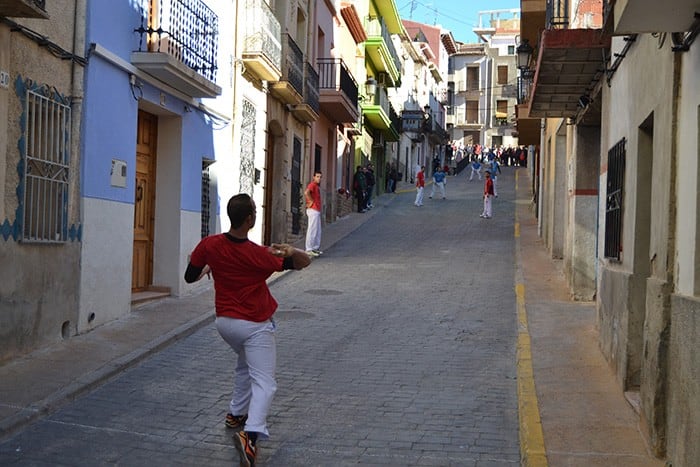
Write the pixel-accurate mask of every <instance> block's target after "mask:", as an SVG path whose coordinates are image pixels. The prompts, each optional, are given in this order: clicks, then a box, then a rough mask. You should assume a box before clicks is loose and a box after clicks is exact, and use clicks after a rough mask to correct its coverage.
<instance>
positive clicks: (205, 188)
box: [202, 159, 213, 238]
mask: <svg viewBox="0 0 700 467" xmlns="http://www.w3.org/2000/svg"><path fill="white" fill-rule="evenodd" d="M212 162H213V161H211V160H206V159H205V160H203V161H202V238H204V237H206V236H208V235H209V234H210V231H209V222H210V220H211V183H210V181H211V177H210V174H209V166H210V165H211V164H212Z"/></svg>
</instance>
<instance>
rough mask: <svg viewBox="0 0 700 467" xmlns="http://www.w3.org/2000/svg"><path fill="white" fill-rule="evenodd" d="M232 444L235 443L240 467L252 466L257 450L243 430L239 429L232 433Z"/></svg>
mask: <svg viewBox="0 0 700 467" xmlns="http://www.w3.org/2000/svg"><path fill="white" fill-rule="evenodd" d="M233 444H235V445H236V450H237V451H238V457H239V458H240V466H241V467H254V466H255V455H256V454H257V450H256V448H255V445H254V444H253V441H252V440H251V439H250V436H249V435H248V433H246V432H245V431H239V432H238V433H236V434H235V435H233Z"/></svg>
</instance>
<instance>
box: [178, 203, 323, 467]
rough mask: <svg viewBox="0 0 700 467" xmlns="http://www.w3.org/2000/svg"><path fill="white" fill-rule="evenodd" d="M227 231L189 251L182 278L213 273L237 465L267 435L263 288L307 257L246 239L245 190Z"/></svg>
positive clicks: (270, 391)
mask: <svg viewBox="0 0 700 467" xmlns="http://www.w3.org/2000/svg"><path fill="white" fill-rule="evenodd" d="M227 213H228V217H229V219H230V221H231V229H230V230H229V231H228V232H226V233H222V234H218V235H210V236H208V237H205V238H203V239H202V240H201V241H200V242H199V244H198V245H197V246H196V247H195V249H194V251H193V252H192V254H191V255H190V260H189V264H188V265H187V270H186V271H185V281H186V282H187V283H192V282H195V281H198V280H199V279H201V278H202V277H204V276H205V275H209V273H211V274H212V275H213V276H214V292H215V305H216V329H217V331H219V334H220V335H221V337H222V338H223V339H224V340H225V341H226V343H228V344H229V345H230V346H231V348H232V349H233V351H234V352H236V354H237V355H238V362H237V364H236V371H235V383H236V385H235V388H234V391H233V397H232V399H231V403H230V404H229V413H228V415H226V426H227V427H229V428H243V429H244V431H240V432H239V433H237V434H236V435H234V437H233V438H234V442H235V444H236V448H237V449H238V451H239V455H240V457H241V465H254V464H255V455H256V442H257V440H258V439H266V438H267V437H268V436H269V433H268V430H267V414H268V412H269V410H270V405H271V404H272V397H273V396H274V394H275V391H276V390H277V383H276V381H275V361H276V347H275V322H274V321H273V319H272V315H273V314H274V312H275V310H276V309H277V302H276V301H275V299H274V298H273V297H272V294H271V293H270V289H268V287H267V282H266V280H267V278H268V277H270V276H271V275H272V273H273V272H275V271H282V270H284V269H303V268H305V267H306V266H308V265H309V264H310V263H311V259H310V258H309V255H307V254H306V253H305V252H303V251H301V250H299V249H297V248H294V247H292V246H291V245H287V244H273V245H272V246H270V247H265V246H261V245H258V244H256V243H254V242H252V241H250V240H248V231H249V230H250V229H251V228H252V227H253V226H254V225H255V213H256V210H255V202H254V201H253V200H252V199H251V198H250V196H248V195H247V194H243V193H242V194H239V195H236V196H234V197H232V198H231V199H230V200H229V202H228V205H227Z"/></svg>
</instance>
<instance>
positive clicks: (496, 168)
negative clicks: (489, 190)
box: [491, 158, 501, 198]
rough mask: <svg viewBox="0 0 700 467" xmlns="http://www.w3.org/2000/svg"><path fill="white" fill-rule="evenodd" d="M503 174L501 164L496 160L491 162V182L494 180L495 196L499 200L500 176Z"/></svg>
mask: <svg viewBox="0 0 700 467" xmlns="http://www.w3.org/2000/svg"><path fill="white" fill-rule="evenodd" d="M500 173H501V164H499V163H498V160H497V159H496V158H494V159H492V160H491V180H493V195H494V196H495V197H496V198H498V174H500Z"/></svg>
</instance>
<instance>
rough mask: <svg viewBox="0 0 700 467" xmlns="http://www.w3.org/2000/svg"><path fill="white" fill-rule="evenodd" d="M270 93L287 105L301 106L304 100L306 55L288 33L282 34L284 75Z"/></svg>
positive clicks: (271, 87) (272, 86) (273, 85)
mask: <svg viewBox="0 0 700 467" xmlns="http://www.w3.org/2000/svg"><path fill="white" fill-rule="evenodd" d="M270 91H271V92H272V94H274V95H275V96H276V97H277V98H278V99H280V100H281V101H282V102H284V103H285V104H291V105H296V104H301V102H302V100H303V98H304V54H303V53H302V51H301V49H300V48H299V46H298V45H297V43H296V42H294V39H292V36H290V35H289V34H288V33H285V34H282V75H281V76H280V79H279V81H278V82H276V83H274V84H272V85H271V86H270Z"/></svg>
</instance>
